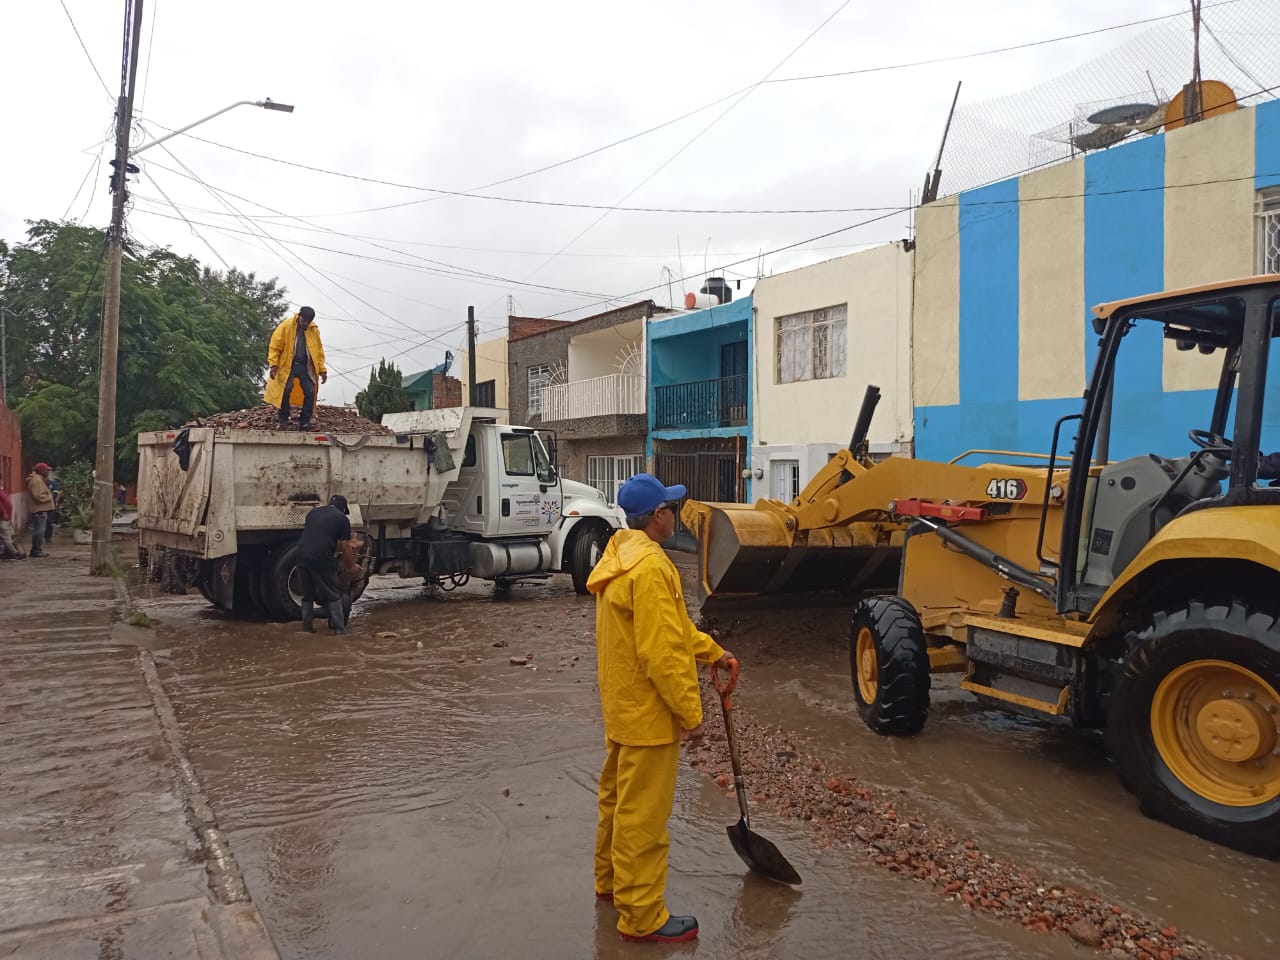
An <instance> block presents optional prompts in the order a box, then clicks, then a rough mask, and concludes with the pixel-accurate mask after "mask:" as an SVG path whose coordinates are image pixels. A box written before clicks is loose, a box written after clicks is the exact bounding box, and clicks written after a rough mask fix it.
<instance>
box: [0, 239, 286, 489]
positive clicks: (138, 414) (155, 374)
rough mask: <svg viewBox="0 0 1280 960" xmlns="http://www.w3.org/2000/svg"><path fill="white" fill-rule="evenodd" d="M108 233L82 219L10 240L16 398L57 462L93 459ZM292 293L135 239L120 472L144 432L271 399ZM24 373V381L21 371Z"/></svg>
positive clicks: (125, 283)
mask: <svg viewBox="0 0 1280 960" xmlns="http://www.w3.org/2000/svg"><path fill="white" fill-rule="evenodd" d="M105 252H106V243H105V237H104V234H103V232H102V231H101V230H97V229H95V228H91V227H80V226H76V225H75V224H72V223H56V222H53V221H49V220H37V221H32V222H29V223H28V230H27V239H26V240H25V242H22V243H19V244H16V245H14V246H12V247H7V246H5V245H4V244H3V243H2V242H0V300H3V302H4V305H5V308H6V311H7V316H8V325H9V360H8V371H7V372H8V373H9V374H10V376H9V384H10V397H11V403H12V405H13V406H14V408H15V409H16V410H17V412H18V414H19V416H20V417H21V418H22V423H23V440H24V447H25V449H26V450H27V451H28V452H29V453H30V454H31V455H32V456H33V457H35V458H38V459H41V460H47V461H48V462H49V463H52V464H55V465H56V464H58V463H69V462H70V461H71V460H73V459H75V458H77V457H88V458H90V459H91V458H92V457H93V449H94V442H95V435H96V431H97V408H98V374H97V371H98V354H99V352H100V337H101V331H102V302H103V287H104V284H105V279H106V278H105V273H106V270H105V262H104V255H105ZM284 296H285V291H284V289H283V288H282V287H280V286H279V285H278V284H277V282H276V281H275V280H265V281H263V280H258V279H257V278H256V277H255V276H254V275H253V274H252V273H244V272H241V271H239V270H236V269H230V270H227V271H226V272H220V271H216V270H211V269H209V268H208V267H204V266H202V265H201V264H200V263H199V262H198V261H196V260H195V259H193V258H191V257H183V256H179V255H178V254H176V253H174V252H173V251H171V250H168V249H166V248H152V247H146V246H142V245H139V244H136V243H132V242H131V243H128V244H127V245H126V248H125V254H124V262H123V265H122V268H121V278H120V341H119V353H118V360H117V368H118V379H117V387H116V391H117V392H116V471H117V475H118V476H120V477H131V476H133V475H134V473H135V471H136V464H137V457H138V451H137V436H138V433H139V432H141V431H145V430H159V429H162V428H165V427H171V426H175V425H177V424H181V423H184V422H185V421H187V420H189V419H191V418H192V417H194V416H203V415H208V414H212V413H218V412H220V411H224V410H236V409H239V408H242V407H246V406H251V405H252V404H254V403H256V402H257V401H258V399H259V397H260V396H261V389H262V378H263V373H264V368H265V360H266V354H267V343H268V341H269V340H270V337H271V331H272V329H273V328H274V327H275V324H276V323H277V322H278V321H279V320H280V318H281V317H283V316H284V312H285V309H286V306H287V304H286V302H285V299H284ZM18 371H21V376H18V377H15V376H14V374H15V372H18Z"/></svg>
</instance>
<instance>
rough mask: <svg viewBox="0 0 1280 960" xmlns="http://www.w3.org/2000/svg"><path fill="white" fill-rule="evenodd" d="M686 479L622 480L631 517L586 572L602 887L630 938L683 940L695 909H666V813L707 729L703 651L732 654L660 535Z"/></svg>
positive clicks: (669, 529)
mask: <svg viewBox="0 0 1280 960" xmlns="http://www.w3.org/2000/svg"><path fill="white" fill-rule="evenodd" d="M684 495H685V488H684V487H682V486H674V487H667V486H664V485H663V484H662V482H661V481H660V480H658V478H657V477H654V476H652V475H651V474H647V473H640V474H637V475H636V476H634V477H632V478H631V479H630V480H628V481H627V482H626V483H624V484H623V485H622V487H621V488H620V489H619V490H618V506H620V507H622V509H623V510H624V511H625V512H626V515H627V526H628V527H629V528H630V529H627V530H619V531H618V532H617V533H615V534H614V535H613V537H612V539H610V541H609V545H608V546H607V547H606V548H605V552H604V555H603V556H602V557H601V558H600V561H599V563H597V564H596V567H595V569H594V570H593V571H592V572H591V576H590V578H588V580H587V589H588V590H590V591H591V592H592V593H594V594H595V595H596V655H597V658H598V662H597V667H596V670H597V676H598V678H599V684H600V706H601V709H602V712H603V713H604V735H605V745H606V747H607V749H608V755H607V757H606V758H605V762H604V769H603V770H601V771H600V787H599V821H598V825H597V827H596V853H595V886H596V897H597V898H599V899H601V900H606V899H611V900H613V904H614V906H615V907H617V908H618V933H619V934H620V935H621V936H622V938H623V939H624V940H656V941H658V942H661V943H679V942H681V941H684V940H692V939H693V938H694V937H696V936H697V935H698V921H697V919H695V918H694V917H687V916H685V917H678V916H672V915H671V914H670V913H669V912H668V911H667V908H666V903H665V890H666V885H667V851H668V850H669V849H670V846H671V841H670V837H669V836H668V834H667V820H668V819H670V817H671V805H672V803H673V802H674V800H675V793H676V772H677V770H678V769H679V766H680V744H681V742H682V741H693V740H699V739H701V738H702V735H703V725H702V697H701V695H700V694H699V691H698V667H697V661H699V660H701V661H703V662H704V663H710V662H712V661H718V662H719V663H721V664H722V665H725V666H727V665H728V660H729V657H730V656H731V654H729V653H726V652H725V651H724V650H722V649H721V648H720V646H719V645H718V644H717V643H716V642H715V641H714V640H712V639H711V637H710V636H708V635H707V634H705V633H703V632H702V631H701V630H698V629H697V628H696V627H695V626H694V625H693V622H692V621H691V620H690V619H689V611H688V610H687V609H686V607H685V604H684V595H683V593H682V591H681V589H680V574H679V572H678V571H677V570H676V568H675V564H673V563H672V562H671V558H670V557H668V556H667V555H666V553H665V552H664V551H663V549H662V547H661V546H660V544H661V543H662V542H663V541H664V540H666V539H668V538H669V537H670V536H671V535H672V533H673V532H674V531H675V524H676V501H678V500H679V499H680V498H681V497H683V496H684Z"/></svg>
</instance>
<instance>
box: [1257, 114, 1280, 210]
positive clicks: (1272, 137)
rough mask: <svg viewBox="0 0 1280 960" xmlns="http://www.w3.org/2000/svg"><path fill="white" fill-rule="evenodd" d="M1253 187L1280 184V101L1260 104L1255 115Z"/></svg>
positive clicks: (1258, 187)
mask: <svg viewBox="0 0 1280 960" xmlns="http://www.w3.org/2000/svg"><path fill="white" fill-rule="evenodd" d="M1253 118H1254V119H1253V186H1254V188H1255V189H1257V190H1261V189H1263V188H1264V187H1274V186H1276V185H1278V184H1280V100H1268V101H1267V102H1266V103H1260V104H1258V106H1257V107H1256V108H1255V109H1254V114H1253Z"/></svg>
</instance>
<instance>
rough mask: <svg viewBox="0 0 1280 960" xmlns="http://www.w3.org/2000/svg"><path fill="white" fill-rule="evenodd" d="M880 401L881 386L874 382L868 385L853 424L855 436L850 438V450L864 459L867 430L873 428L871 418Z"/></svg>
mask: <svg viewBox="0 0 1280 960" xmlns="http://www.w3.org/2000/svg"><path fill="white" fill-rule="evenodd" d="M879 402H880V388H879V387H877V386H875V385H874V384H868V385H867V392H866V393H864V394H863V395H862V407H861V408H860V409H859V410H858V420H857V422H856V423H855V424H854V425H853V436H852V437H850V438H849V452H850V453H852V454H853V455H854V456H855V457H857V458H858V459H862V456H863V453H864V450H863V447H865V446H866V443H867V431H868V430H870V429H871V418H872V416H873V415H874V414H875V412H876V405H877V404H878V403H879Z"/></svg>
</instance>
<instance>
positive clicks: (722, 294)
mask: <svg viewBox="0 0 1280 960" xmlns="http://www.w3.org/2000/svg"><path fill="white" fill-rule="evenodd" d="M699 293H709V294H711V295H712V296H713V297H719V298H720V302H721V303H728V302H729V301H730V300H732V299H733V291H732V290H730V289H729V285H728V284H727V283H725V282H724V277H707V282H706V283H705V284H703V286H702V289H701V290H700V291H699Z"/></svg>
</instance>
